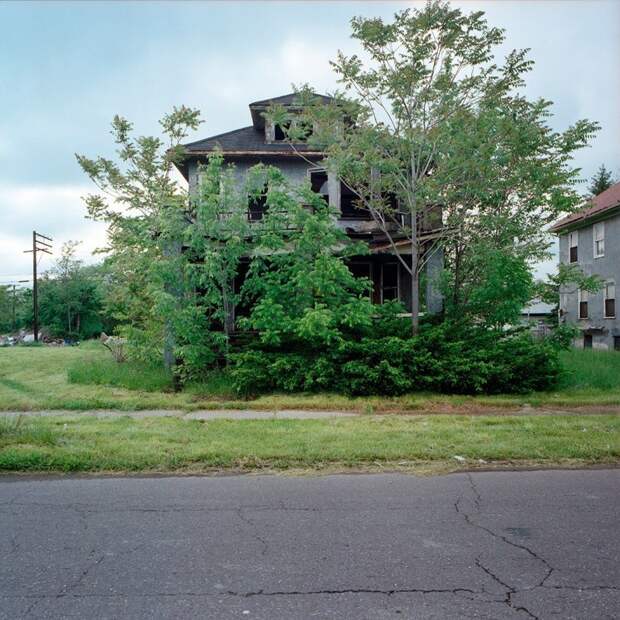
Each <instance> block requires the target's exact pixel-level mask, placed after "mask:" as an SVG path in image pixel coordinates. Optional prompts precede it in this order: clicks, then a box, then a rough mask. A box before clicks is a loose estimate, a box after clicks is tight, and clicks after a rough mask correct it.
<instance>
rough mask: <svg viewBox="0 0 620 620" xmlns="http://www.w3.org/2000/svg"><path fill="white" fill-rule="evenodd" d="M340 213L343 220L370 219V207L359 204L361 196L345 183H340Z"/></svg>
mask: <svg viewBox="0 0 620 620" xmlns="http://www.w3.org/2000/svg"><path fill="white" fill-rule="evenodd" d="M340 215H341V217H342V219H343V220H369V219H370V218H371V215H370V212H369V211H368V209H363V208H361V207H360V206H359V196H358V195H357V194H356V193H355V192H354V191H353V190H352V189H351V188H349V187H348V186H347V185H346V184H345V183H342V182H341V183H340Z"/></svg>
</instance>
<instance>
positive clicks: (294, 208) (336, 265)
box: [242, 170, 373, 349]
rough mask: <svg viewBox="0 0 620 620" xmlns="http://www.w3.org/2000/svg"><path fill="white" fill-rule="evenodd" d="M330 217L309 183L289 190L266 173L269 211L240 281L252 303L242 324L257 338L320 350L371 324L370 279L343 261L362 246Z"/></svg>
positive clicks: (278, 178) (363, 249) (277, 176)
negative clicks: (248, 269)
mask: <svg viewBox="0 0 620 620" xmlns="http://www.w3.org/2000/svg"><path fill="white" fill-rule="evenodd" d="M293 192H294V193H293ZM335 219H336V218H335V215H334V213H333V212H332V211H331V210H330V208H329V207H328V205H327V204H326V203H325V201H324V200H323V199H322V198H321V196H319V195H317V194H315V193H314V192H312V191H311V190H310V188H309V187H307V186H303V187H301V188H295V190H293V189H292V188H290V187H288V186H287V185H286V184H285V183H284V179H283V178H282V177H281V176H280V173H278V172H276V171H273V170H272V171H270V172H269V179H268V192H267V212H266V214H265V217H264V218H263V221H262V226H261V230H260V232H259V233H258V238H257V240H256V245H255V249H254V259H253V261H252V264H251V267H250V271H249V273H248V277H247V279H246V282H245V284H244V286H243V292H244V296H245V297H246V299H247V300H248V304H249V305H251V308H252V309H251V312H250V316H249V318H248V319H247V320H245V321H243V322H242V325H245V326H246V327H249V328H251V329H253V330H256V331H257V332H258V336H259V338H260V340H261V342H262V343H263V344H269V345H282V344H283V343H288V344H293V343H294V344H295V345H297V346H303V347H306V348H310V349H321V348H324V347H326V346H337V344H338V343H339V342H340V341H342V339H343V337H344V335H345V334H346V333H347V332H350V331H355V330H360V329H365V328H368V327H369V326H370V324H371V315H372V312H373V306H372V304H371V302H370V300H369V299H368V295H367V292H368V290H369V286H370V283H369V282H368V281H367V280H363V279H357V278H355V277H354V276H353V274H352V273H351V271H350V270H349V268H348V267H347V264H346V261H347V258H349V257H351V256H355V255H360V254H365V253H367V252H368V249H367V247H365V246H364V245H360V244H354V243H351V242H350V241H349V240H348V238H347V237H346V235H345V234H344V232H342V231H341V230H340V229H339V228H338V227H337V226H336V223H335Z"/></svg>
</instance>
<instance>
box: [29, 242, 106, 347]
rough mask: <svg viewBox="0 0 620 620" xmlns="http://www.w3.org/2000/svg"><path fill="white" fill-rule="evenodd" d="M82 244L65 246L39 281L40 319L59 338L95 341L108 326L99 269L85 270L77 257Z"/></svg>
mask: <svg viewBox="0 0 620 620" xmlns="http://www.w3.org/2000/svg"><path fill="white" fill-rule="evenodd" d="M78 245H79V243H77V242H75V241H69V242H68V243H65V244H64V245H63V247H62V251H61V255H60V257H59V258H58V259H57V260H56V263H55V265H54V267H52V269H50V270H49V271H48V272H47V273H46V274H45V275H44V276H43V278H41V280H40V282H39V320H40V323H41V325H42V326H43V327H44V328H47V329H48V330H49V331H50V334H51V335H52V336H53V337H57V338H73V339H87V338H93V337H94V336H98V335H99V334H100V333H101V331H102V330H103V329H104V327H106V324H105V323H106V321H105V317H104V315H103V312H102V310H103V299H102V298H103V291H102V286H103V285H102V282H101V278H100V273H99V270H98V267H96V266H94V267H85V266H84V265H83V264H82V261H80V260H78V259H77V258H76V257H75V251H76V248H77V246H78Z"/></svg>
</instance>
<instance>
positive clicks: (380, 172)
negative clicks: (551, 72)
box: [271, 1, 598, 333]
mask: <svg viewBox="0 0 620 620" xmlns="http://www.w3.org/2000/svg"><path fill="white" fill-rule="evenodd" d="M351 24H352V30H353V33H352V36H353V38H354V39H357V40H358V41H359V43H360V44H361V47H362V49H363V51H364V55H365V58H364V59H362V58H361V57H360V56H357V55H353V56H349V57H348V56H345V55H344V54H342V53H339V54H338V57H337V59H336V60H335V61H334V62H333V63H332V66H333V67H334V69H335V71H336V74H337V76H338V78H339V81H340V82H341V83H342V84H343V85H344V87H345V90H346V96H344V95H341V94H337V95H336V97H335V100H334V101H333V103H331V104H327V105H326V104H323V102H322V101H318V100H317V99H316V98H313V96H312V93H311V91H310V89H309V88H303V89H301V90H300V92H299V100H300V102H299V103H300V106H301V107H302V109H303V110H304V114H303V115H302V118H301V121H300V122H294V118H292V117H291V116H290V113H287V111H286V110H284V109H283V108H278V107H274V108H273V110H272V111H271V118H272V120H273V121H274V122H277V123H278V124H280V126H283V127H289V130H288V132H289V138H290V141H291V143H292V144H293V145H294V142H295V141H296V140H299V139H301V138H303V136H302V135H300V133H303V132H304V131H305V128H307V127H312V128H313V132H312V134H311V135H310V136H309V137H308V138H307V139H308V141H310V142H311V143H314V144H316V145H317V146H320V147H321V148H323V149H325V151H326V153H327V166H328V167H330V169H331V170H333V171H335V172H336V173H337V174H338V175H339V176H340V178H341V179H342V180H343V182H344V183H345V185H347V186H349V187H350V188H351V189H353V190H354V192H355V193H356V194H357V196H358V202H359V205H360V207H362V208H365V209H367V210H368V211H369V212H370V214H371V215H372V217H373V220H374V221H375V222H376V223H377V225H378V226H379V227H380V229H381V230H382V231H383V233H384V234H385V235H386V237H387V238H388V240H389V242H390V243H392V245H394V246H395V240H398V239H402V238H404V239H405V240H406V241H407V242H408V243H409V245H410V248H411V249H410V255H409V257H408V258H406V257H405V256H403V255H402V254H400V253H398V252H396V256H397V257H398V259H399V260H400V261H401V263H402V264H403V266H404V267H405V269H406V270H407V271H408V272H409V274H410V275H411V295H412V330H413V332H414V333H415V331H416V330H417V328H418V310H419V307H420V294H419V288H420V287H419V279H420V273H421V271H422V270H423V268H424V265H425V262H426V260H427V259H428V257H429V256H430V254H431V253H432V252H433V251H436V250H437V247H438V246H442V247H443V249H444V251H445V253H446V258H447V266H448V268H449V270H450V271H451V275H452V277H451V291H452V294H453V301H452V304H451V305H452V307H453V308H464V307H466V306H467V305H468V300H467V290H466V289H468V288H471V285H473V284H474V282H475V279H476V278H477V277H478V276H479V275H480V273H479V272H476V267H482V266H481V264H480V261H479V260H478V259H477V258H476V253H478V252H481V253H482V254H483V255H486V256H491V255H492V254H493V252H492V250H493V249H497V250H500V251H505V252H508V253H509V254H510V255H520V256H521V257H522V258H523V259H524V260H530V261H531V260H534V259H535V258H538V257H539V256H541V255H545V254H546V252H547V246H548V240H547V238H546V237H545V235H544V224H545V223H548V222H550V221H552V220H554V219H556V218H557V217H558V216H559V215H560V214H562V213H566V212H569V211H571V210H573V209H574V208H576V205H577V204H578V202H579V196H578V195H577V193H576V191H575V189H574V184H575V183H576V181H577V172H578V171H577V170H576V169H574V167H573V166H572V162H571V155H572V153H573V152H574V151H575V150H576V149H578V148H580V147H582V146H585V145H586V144H587V142H588V140H589V139H590V137H591V136H592V135H593V133H594V132H595V131H596V129H597V127H598V125H597V124H596V123H592V122H589V121H578V122H577V123H575V125H573V126H572V127H570V128H569V129H567V130H566V131H565V132H564V133H558V132H555V131H553V130H552V129H551V128H550V127H549V126H548V124H547V120H548V117H549V115H550V106H551V103H550V102H548V101H535V102H530V101H528V100H526V99H525V98H524V97H523V95H522V93H521V88H522V86H523V85H524V75H525V74H526V73H527V72H528V71H529V70H530V69H531V67H532V64H533V63H532V61H530V60H529V59H528V58H527V56H526V51H525V50H520V51H513V52H511V53H510V54H508V56H507V57H506V58H505V60H504V62H503V64H496V63H495V61H494V58H493V52H494V48H495V47H496V46H497V45H499V44H501V43H502V42H503V41H504V33H503V30H501V29H500V28H495V27H490V26H489V25H488V24H487V22H486V20H485V19H484V14H483V12H481V11H476V12H472V13H470V14H465V13H463V12H462V11H461V10H460V9H456V8H452V7H451V6H450V5H449V4H447V3H445V2H437V1H434V2H428V3H427V4H426V5H425V6H424V7H423V8H421V9H415V10H410V9H407V10H404V11H401V12H399V13H396V14H395V16H394V19H393V21H392V22H391V23H385V22H383V21H382V20H381V19H378V18H363V17H357V18H354V19H353V20H352V22H351ZM287 114H288V115H289V116H288V117H287ZM306 133H307V132H306ZM428 228H434V229H435V231H434V232H435V235H434V240H433V241H430V240H425V239H424V236H425V235H426V236H427V237H428V236H429V235H428ZM478 240H481V244H482V246H481V245H480V244H479V243H478ZM482 268H486V267H482Z"/></svg>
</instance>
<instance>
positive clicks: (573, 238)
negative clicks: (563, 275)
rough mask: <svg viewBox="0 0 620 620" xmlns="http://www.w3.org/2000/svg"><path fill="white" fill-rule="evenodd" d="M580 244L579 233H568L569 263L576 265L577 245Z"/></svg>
mask: <svg viewBox="0 0 620 620" xmlns="http://www.w3.org/2000/svg"><path fill="white" fill-rule="evenodd" d="M578 242H579V235H578V233H577V231H576V230H575V231H573V232H572V233H568V247H569V259H568V260H569V262H571V263H576V262H577V259H578V252H577V245H578Z"/></svg>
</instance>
